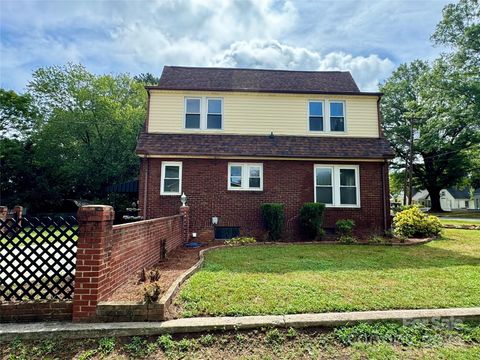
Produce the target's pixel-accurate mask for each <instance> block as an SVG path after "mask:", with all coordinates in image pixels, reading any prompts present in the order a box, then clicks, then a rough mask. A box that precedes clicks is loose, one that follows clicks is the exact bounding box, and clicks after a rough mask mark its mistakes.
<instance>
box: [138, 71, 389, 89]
mask: <svg viewBox="0 0 480 360" xmlns="http://www.w3.org/2000/svg"><path fill="white" fill-rule="evenodd" d="M147 88H149V89H161V90H204V91H205V90H206V91H252V92H274V93H332V94H353V95H380V93H363V92H360V90H359V88H358V87H357V84H356V83H355V80H353V77H352V75H351V74H350V72H348V71H289V70H263V69H238V68H201V67H181V66H165V67H164V68H163V72H162V76H161V77H160V81H159V84H158V86H149V87H147Z"/></svg>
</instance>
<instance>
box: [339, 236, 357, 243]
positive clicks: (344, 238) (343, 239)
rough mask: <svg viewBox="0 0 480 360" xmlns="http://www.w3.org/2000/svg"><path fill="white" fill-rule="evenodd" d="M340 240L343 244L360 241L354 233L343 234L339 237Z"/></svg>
mask: <svg viewBox="0 0 480 360" xmlns="http://www.w3.org/2000/svg"><path fill="white" fill-rule="evenodd" d="M338 241H339V242H340V243H342V244H356V243H357V242H358V240H357V238H356V237H355V236H353V235H346V234H344V235H341V236H340V237H339V238H338Z"/></svg>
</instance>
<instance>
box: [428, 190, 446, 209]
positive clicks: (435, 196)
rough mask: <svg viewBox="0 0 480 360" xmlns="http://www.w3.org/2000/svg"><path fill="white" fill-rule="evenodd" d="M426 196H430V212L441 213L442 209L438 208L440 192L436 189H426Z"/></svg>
mask: <svg viewBox="0 0 480 360" xmlns="http://www.w3.org/2000/svg"><path fill="white" fill-rule="evenodd" d="M427 190H428V194H429V195H430V201H431V202H432V207H431V208H430V212H443V210H442V207H441V206H440V190H441V189H438V188H427Z"/></svg>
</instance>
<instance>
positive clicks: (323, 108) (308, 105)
mask: <svg viewBox="0 0 480 360" xmlns="http://www.w3.org/2000/svg"><path fill="white" fill-rule="evenodd" d="M311 102H319V103H322V118H323V119H322V122H323V126H322V127H323V130H310V103H311ZM307 114H308V118H307V128H308V131H309V132H312V133H323V132H325V100H319V99H309V100H308V102H307Z"/></svg>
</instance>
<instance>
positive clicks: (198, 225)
mask: <svg viewBox="0 0 480 360" xmlns="http://www.w3.org/2000/svg"><path fill="white" fill-rule="evenodd" d="M147 91H148V116H147V120H146V123H145V128H144V130H143V132H142V133H141V134H140V136H139V139H138V145H137V154H138V155H139V156H140V157H141V159H142V161H141V170H140V177H139V202H140V209H141V214H142V215H143V216H144V217H145V218H147V219H148V218H154V217H160V216H168V215H172V214H175V213H176V212H177V210H178V206H179V204H180V196H181V194H182V193H185V194H186V196H187V198H188V204H189V206H190V213H191V218H190V232H191V233H196V234H198V236H199V237H200V238H202V239H212V238H214V237H216V238H225V237H229V236H232V235H235V234H236V233H238V232H240V233H243V234H254V235H259V234H261V233H262V232H263V231H264V230H263V226H262V219H261V213H260V205H261V204H262V203H266V202H277V203H283V204H284V205H285V220H286V230H287V235H289V236H290V237H291V238H292V239H300V237H299V228H298V213H299V209H300V207H301V206H302V204H303V203H305V202H311V201H317V202H323V203H325V204H326V206H327V209H326V213H325V228H326V229H327V231H328V230H332V229H333V228H334V226H335V222H336V221H337V220H339V219H346V218H349V219H354V220H355V221H356V223H357V232H358V234H366V233H371V232H374V231H377V232H381V231H383V230H386V229H388V228H389V227H390V215H389V214H390V203H389V195H388V194H389V191H388V160H389V159H391V158H392V156H393V153H392V151H391V149H390V147H389V144H388V142H387V140H386V139H385V138H384V136H383V134H382V130H381V124H380V113H379V101H380V98H381V94H380V93H374V92H361V91H360V90H359V89H358V87H357V85H356V84H355V81H354V80H353V78H352V76H351V75H350V73H349V72H339V71H329V72H320V71H281V70H253V69H226V68H193V67H170V66H166V67H165V68H164V69H163V73H162V76H161V78H160V82H159V84H158V85H156V86H147Z"/></svg>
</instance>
